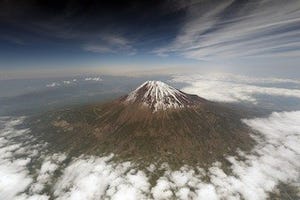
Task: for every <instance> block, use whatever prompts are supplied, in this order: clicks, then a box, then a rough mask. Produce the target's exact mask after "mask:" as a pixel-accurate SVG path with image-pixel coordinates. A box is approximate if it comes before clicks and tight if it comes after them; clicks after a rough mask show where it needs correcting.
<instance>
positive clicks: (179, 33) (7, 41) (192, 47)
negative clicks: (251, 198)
mask: <svg viewBox="0 0 300 200" xmlns="http://www.w3.org/2000/svg"><path fill="white" fill-rule="evenodd" d="M299 38H300V1H298V0H286V1H282V0H252V1H246V0H223V1H222V0H216V1H213V0H199V1H197V0H194V1H184V0H182V1H172V0H157V1H125V0H123V1H122V0H120V1H113V0H110V1H96V0H85V1H84V0H68V1H63V0H60V1H55V0H44V1H42V0H41V1H38V0H27V1H20V0H1V1H0V42H1V43H0V59H1V60H0V69H3V70H6V71H7V70H26V71H28V70H31V69H35V70H36V69H39V70H42V69H49V68H60V69H65V68H67V69H72V68H83V67H86V68H88V67H96V68H99V69H101V67H112V66H119V67H121V66H122V67H123V68H126V67H127V68H128V67H135V68H141V69H142V68H145V67H149V68H151V66H152V67H153V66H155V67H158V68H159V67H166V66H167V67H170V66H177V67H179V66H185V65H195V66H196V65H197V66H201V65H203V66H204V65H205V66H210V65H224V66H223V67H226V66H225V65H230V66H231V67H232V66H234V67H242V66H243V67H244V66H246V67H251V66H259V67H261V66H264V67H272V66H274V67H276V68H278V67H280V66H282V65H285V66H286V67H292V68H293V67H294V68H295V67H296V66H298V65H299V58H298V57H299V55H300V39H299ZM249 63H251V64H249ZM298 72H299V70H298Z"/></svg>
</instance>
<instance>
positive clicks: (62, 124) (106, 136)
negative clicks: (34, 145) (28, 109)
mask: <svg viewBox="0 0 300 200" xmlns="http://www.w3.org/2000/svg"><path fill="white" fill-rule="evenodd" d="M241 117H242V115H241V113H239V112H238V111H235V110H232V109H230V108H228V107H226V106H224V105H222V104H219V103H215V102H211V101H208V100H206V99H204V98H201V97H199V96H197V95H191V94H186V93H184V92H182V91H180V90H178V89H176V88H174V87H171V86H169V85H167V84H165V83H163V82H160V81H147V82H145V83H143V84H142V85H140V86H139V87H138V88H136V89H135V90H133V91H132V92H130V93H129V94H128V95H125V96H123V97H120V98H118V99H116V100H114V101H111V102H107V103H104V104H93V105H88V106H82V107H80V108H72V109H65V110H61V111H55V112H50V113H47V115H46V117H39V119H38V120H33V121H35V122H34V125H35V126H34V128H33V129H35V132H36V133H38V134H39V135H40V136H41V137H43V139H45V140H46V141H47V142H49V143H52V145H53V146H55V147H57V148H64V150H68V151H70V152H80V153H82V152H84V153H90V154H99V153H114V154H115V155H118V156H119V157H120V158H122V159H128V160H141V161H143V162H147V161H149V162H150V161H153V160H156V161H162V162H169V163H201V164H208V163H211V162H214V161H216V160H220V159H222V158H224V156H226V155H233V154H234V153H236V150H237V149H238V148H239V149H242V150H247V149H250V147H251V145H252V144H253V140H252V139H251V137H250V136H249V132H250V130H249V129H248V127H247V126H246V125H244V124H243V123H242V122H241V120H240V119H241ZM49 122H50V123H49ZM43 133H44V134H43Z"/></svg>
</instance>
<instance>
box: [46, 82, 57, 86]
mask: <svg viewBox="0 0 300 200" xmlns="http://www.w3.org/2000/svg"><path fill="white" fill-rule="evenodd" d="M57 86H60V84H59V83H56V82H53V83H50V84H47V85H46V87H57Z"/></svg>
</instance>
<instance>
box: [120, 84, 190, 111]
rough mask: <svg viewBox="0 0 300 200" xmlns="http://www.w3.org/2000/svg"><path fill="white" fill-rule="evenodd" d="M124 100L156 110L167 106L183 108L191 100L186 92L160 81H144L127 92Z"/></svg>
mask: <svg viewBox="0 0 300 200" xmlns="http://www.w3.org/2000/svg"><path fill="white" fill-rule="evenodd" d="M125 102H131V103H132V102H135V103H142V104H143V105H145V106H148V107H150V108H152V109H153V110H154V112H156V111H158V110H166V109H169V108H183V107H185V106H188V104H189V102H191V101H190V100H189V97H188V95H187V94H185V93H183V92H181V91H180V90H177V89H176V88H173V87H171V86H169V85H167V84H165V83H163V82H161V81H146V82H145V83H143V84H142V85H140V86H139V87H138V88H137V89H135V90H134V91H132V92H131V93H129V94H128V96H127V97H126V99H125Z"/></svg>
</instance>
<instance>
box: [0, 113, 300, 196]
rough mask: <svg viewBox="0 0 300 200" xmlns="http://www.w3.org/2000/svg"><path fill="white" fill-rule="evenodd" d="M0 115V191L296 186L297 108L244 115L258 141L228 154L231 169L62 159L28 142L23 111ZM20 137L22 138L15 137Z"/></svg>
mask: <svg viewBox="0 0 300 200" xmlns="http://www.w3.org/2000/svg"><path fill="white" fill-rule="evenodd" d="M0 121H1V122H0V123H1V124H0V127H1V128H0V174H1V175H0V198H1V199H8V200H10V199H19V200H21V199H40V200H44V199H49V197H50V196H49V194H48V193H46V192H45V191H44V190H43V189H44V188H45V186H47V187H50V188H51V189H50V190H49V191H48V192H50V193H51V195H53V196H54V197H55V198H56V199H64V200H65V199H105V198H111V199H130V200H131V199H174V198H176V199H200V200H201V199H212V200H213V199H245V200H262V199H266V198H267V197H268V195H269V192H272V191H274V190H275V189H276V187H277V185H278V184H279V183H287V184H292V185H294V186H296V187H298V188H299V180H300V148H299V143H300V111H294V112H281V113H277V112H275V113H273V114H271V115H270V116H268V117H266V118H255V119H245V120H243V122H244V123H246V124H247V125H249V126H250V127H252V128H253V129H254V130H256V131H258V132H259V133H260V134H261V137H259V136H256V137H255V138H256V140H257V145H256V146H255V147H254V149H253V150H252V151H251V152H249V153H245V152H240V153H239V154H240V157H239V158H237V157H228V161H229V162H230V163H231V164H232V166H231V169H232V171H233V173H232V174H228V173H226V172H224V171H223V170H222V166H221V163H220V162H216V163H214V164H213V165H212V166H211V167H210V168H209V169H208V171H205V170H203V169H201V168H199V167H197V166H187V165H186V166H182V167H181V168H180V169H178V170H177V171H172V170H171V169H170V167H169V166H168V164H167V163H164V164H162V165H161V166H156V165H157V163H155V164H152V165H151V166H149V167H148V169H147V170H146V169H145V170H141V169H138V167H137V166H136V165H135V164H134V163H131V162H114V161H113V159H112V158H113V155H110V156H106V157H97V156H84V155H82V156H80V157H78V158H71V162H70V163H65V162H64V161H65V159H66V158H67V155H66V154H61V153H56V154H51V153H47V148H46V147H47V146H45V145H38V146H34V145H33V144H32V143H31V142H28V141H32V140H34V138H33V137H31V136H30V134H28V133H29V130H26V129H20V130H18V129H17V128H16V125H18V124H20V123H21V122H22V118H21V119H14V118H0ZM15 139H18V140H15ZM21 139H22V140H24V143H22V142H21V143H20V142H18V141H20V140H21ZM19 149H22V150H20V151H18V150H19ZM34 149H38V150H39V151H38V153H34V151H33V150H34ZM21 155H23V157H22V156H21ZM34 160H36V161H37V162H38V163H41V164H37V165H35V166H36V171H35V174H31V173H29V169H28V164H29V163H30V162H31V161H34ZM149 170H150V171H152V172H150V173H149ZM157 170H158V171H161V170H163V171H164V172H163V174H162V175H161V176H160V177H159V178H158V180H157V182H156V183H155V185H154V186H153V187H152V186H151V184H150V180H151V176H152V175H155V173H157ZM58 171H59V172H60V173H58V174H61V175H59V176H58V177H57V176H56V175H57V174H55V172H58ZM207 178H209V180H210V181H207ZM35 186H39V187H36V188H35ZM33 188H35V189H33ZM28 189H29V190H28Z"/></svg>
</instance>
